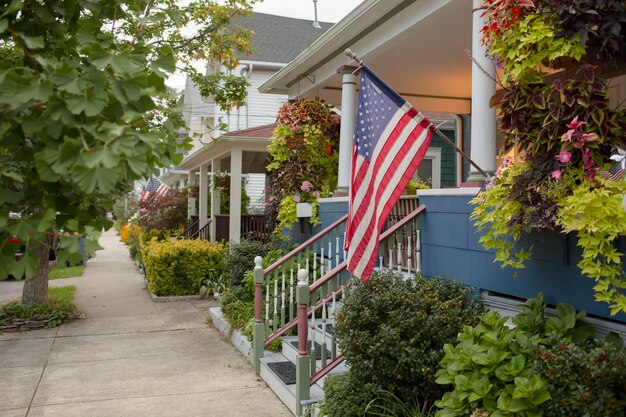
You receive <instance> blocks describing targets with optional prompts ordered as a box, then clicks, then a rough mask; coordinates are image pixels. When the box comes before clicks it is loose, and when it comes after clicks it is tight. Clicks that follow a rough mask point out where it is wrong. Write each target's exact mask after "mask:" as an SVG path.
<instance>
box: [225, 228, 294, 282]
mask: <svg viewBox="0 0 626 417" xmlns="http://www.w3.org/2000/svg"><path fill="white" fill-rule="evenodd" d="M285 250H286V248H285V243H284V242H283V241H282V240H280V239H272V240H270V241H269V242H266V243H263V242H259V241H256V240H251V239H241V240H240V241H239V242H231V244H230V247H229V251H228V271H229V274H230V285H243V284H244V276H245V274H246V272H247V271H251V270H253V268H254V258H255V257H257V256H261V257H262V258H263V260H264V261H265V262H264V263H265V264H266V267H267V266H269V265H271V264H268V263H267V262H269V261H266V260H265V259H266V258H267V256H268V254H269V253H270V252H273V255H272V256H271V257H270V259H271V260H272V261H275V260H276V259H277V258H276V256H282V255H283V254H285Z"/></svg>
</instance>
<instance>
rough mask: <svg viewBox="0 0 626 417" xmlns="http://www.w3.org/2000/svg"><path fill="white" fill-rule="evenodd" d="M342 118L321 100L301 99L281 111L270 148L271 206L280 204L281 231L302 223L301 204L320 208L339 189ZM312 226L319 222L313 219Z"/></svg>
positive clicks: (284, 106)
mask: <svg viewBox="0 0 626 417" xmlns="http://www.w3.org/2000/svg"><path fill="white" fill-rule="evenodd" d="M338 147H339V117H338V116H336V115H334V114H332V113H331V112H330V106H328V105H326V104H324V103H323V102H322V101H321V100H319V99H315V100H307V99H299V100H297V101H294V102H289V103H286V104H285V105H283V107H281V108H280V110H279V111H278V126H277V127H276V129H275V130H274V134H273V136H272V143H271V144H270V145H269V146H268V151H269V153H270V158H271V161H270V163H269V164H268V165H267V170H268V172H269V182H270V186H269V190H268V191H269V194H270V197H269V199H270V205H272V202H276V203H277V204H278V213H277V218H278V221H279V225H278V227H277V229H276V230H277V231H278V232H280V229H281V228H282V227H284V226H291V225H292V224H293V223H294V222H296V221H297V220H298V218H297V215H296V204H297V203H312V204H317V199H318V198H319V197H327V196H329V195H331V194H332V193H333V192H334V191H335V189H336V186H337V172H338V171H337V169H338V153H337V150H338ZM309 221H310V222H311V223H312V224H318V223H319V219H318V218H317V216H316V215H313V216H312V217H311V218H310V220H309Z"/></svg>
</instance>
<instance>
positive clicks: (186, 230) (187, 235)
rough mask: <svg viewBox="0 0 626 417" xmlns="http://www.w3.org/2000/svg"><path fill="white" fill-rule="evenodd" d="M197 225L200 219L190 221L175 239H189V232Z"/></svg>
mask: <svg viewBox="0 0 626 417" xmlns="http://www.w3.org/2000/svg"><path fill="white" fill-rule="evenodd" d="M199 223H200V219H197V220H194V221H192V222H191V223H190V224H189V226H187V228H186V229H185V230H184V231H183V232H182V233H180V234H179V235H178V236H176V239H180V238H182V237H189V232H190V231H191V229H193V228H194V227H196V226H198V224H199Z"/></svg>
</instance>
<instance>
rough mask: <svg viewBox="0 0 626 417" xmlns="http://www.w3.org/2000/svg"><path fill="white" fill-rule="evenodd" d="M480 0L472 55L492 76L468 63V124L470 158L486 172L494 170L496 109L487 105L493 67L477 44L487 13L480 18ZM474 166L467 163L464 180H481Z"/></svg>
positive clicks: (492, 87) (492, 89) (477, 0)
mask: <svg viewBox="0 0 626 417" xmlns="http://www.w3.org/2000/svg"><path fill="white" fill-rule="evenodd" d="M480 3H481V0H474V13H473V15H472V56H473V57H474V59H475V60H476V63H478V64H479V65H480V66H481V67H482V69H483V70H485V71H486V72H487V73H488V74H489V75H490V76H491V77H492V78H489V77H488V76H487V75H485V74H484V73H483V72H482V71H481V69H480V68H478V67H477V66H476V63H474V64H473V65H472V128H471V138H470V140H471V142H470V143H471V155H470V156H471V158H472V160H474V162H476V164H478V166H479V167H481V168H482V169H483V170H485V171H486V172H487V173H488V174H489V175H491V174H493V173H494V172H495V170H496V110H495V109H492V108H490V107H489V99H490V98H491V96H493V95H494V93H495V92H496V83H495V81H494V80H493V78H495V68H494V66H493V63H492V62H491V60H490V59H489V58H487V57H486V56H485V51H486V48H485V46H484V45H481V44H480V38H481V34H480V29H481V28H482V27H483V26H484V25H485V22H486V21H487V17H486V16H485V17H483V18H481V15H482V14H483V12H484V11H483V10H478V6H479V5H480ZM484 180H485V177H483V176H482V175H481V174H480V173H479V172H478V171H476V169H475V168H474V167H473V166H471V165H470V175H469V177H468V179H467V181H468V182H472V181H484Z"/></svg>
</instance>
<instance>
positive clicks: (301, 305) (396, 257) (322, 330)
mask: <svg viewBox="0 0 626 417" xmlns="http://www.w3.org/2000/svg"><path fill="white" fill-rule="evenodd" d="M412 200H414V202H413V201H412V202H411V203H415V205H416V206H417V204H416V203H417V199H412ZM402 204H407V203H402ZM424 210H425V206H423V205H422V206H418V207H416V208H415V209H413V210H412V211H411V212H409V213H407V214H406V215H405V216H403V218H402V219H401V220H398V221H396V222H395V224H393V225H391V226H389V227H388V228H387V230H385V231H384V232H383V233H382V234H381V237H380V243H381V245H380V247H381V249H380V250H381V252H379V253H380V254H381V255H380V257H379V267H382V266H383V263H384V262H385V256H387V258H388V259H387V262H386V263H387V265H388V266H391V267H394V268H398V266H399V268H400V269H405V270H409V271H410V272H414V271H415V270H419V263H418V262H419V257H418V256H417V255H416V254H417V253H419V215H420V214H421V213H422V212H424ZM398 215H401V214H398ZM346 219H347V215H346V216H344V217H342V218H341V219H339V220H337V221H336V222H335V223H333V224H331V225H330V226H329V227H327V228H326V229H324V230H323V231H322V232H320V233H319V234H318V235H316V236H314V237H313V238H311V239H310V240H308V241H307V242H305V243H303V244H302V245H300V246H299V247H298V248H296V249H295V250H293V251H292V252H290V253H289V254H287V255H286V256H285V257H283V258H282V259H280V260H279V261H277V262H276V263H274V264H273V265H271V266H270V267H268V268H266V269H265V270H263V269H262V267H261V258H260V257H257V258H255V263H256V267H255V271H254V280H255V326H254V342H253V343H254V366H255V370H256V371H257V372H260V366H261V364H260V359H261V358H262V357H263V352H264V348H266V347H267V346H268V345H269V344H270V343H272V342H273V341H274V340H276V339H278V338H279V337H281V336H284V335H285V334H286V333H287V332H289V331H290V330H292V329H296V328H297V335H298V359H297V361H298V362H297V364H296V369H297V377H296V410H297V411H298V415H301V413H302V406H301V404H302V403H303V402H306V401H307V400H309V398H310V386H311V385H312V384H315V383H316V382H317V381H318V380H319V379H321V378H322V377H324V376H325V375H326V374H327V373H328V372H330V371H331V370H332V369H334V368H335V367H336V366H337V365H338V364H339V363H341V361H342V360H343V356H342V355H338V351H337V346H336V342H335V337H334V335H332V336H331V337H330V346H328V343H327V341H326V326H327V321H328V319H329V317H330V315H329V310H330V309H332V311H333V312H334V311H336V308H337V303H338V301H339V300H340V298H343V297H345V295H346V291H347V287H348V286H349V283H350V275H349V273H348V271H347V270H346V266H347V265H346V262H345V254H344V253H343V233H344V231H345V222H346ZM409 242H410V243H409ZM383 251H385V252H383ZM384 253H387V255H384ZM295 271H297V273H296V272H295ZM294 274H297V277H295V276H294ZM294 279H297V283H295V282H294ZM272 290H273V291H272ZM264 307H265V308H264ZM263 313H265V315H264V314H263ZM318 329H319V330H318ZM317 342H319V344H318V343H317ZM309 346H310V348H309ZM318 346H319V347H318ZM318 349H319V351H320V352H319V358H320V359H319V360H318V359H316V358H317V357H318V352H317V350H318ZM312 358H313V359H312Z"/></svg>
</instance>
